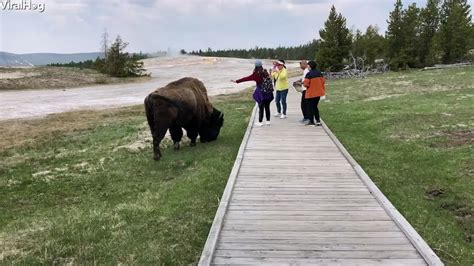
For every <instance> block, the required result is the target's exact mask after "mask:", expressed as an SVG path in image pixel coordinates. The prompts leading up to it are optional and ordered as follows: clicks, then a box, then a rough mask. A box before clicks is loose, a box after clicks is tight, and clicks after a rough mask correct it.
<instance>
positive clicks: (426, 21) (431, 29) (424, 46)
mask: <svg viewBox="0 0 474 266" xmlns="http://www.w3.org/2000/svg"><path fill="white" fill-rule="evenodd" d="M439 4H440V0H428V2H427V3H426V7H425V8H423V9H422V10H421V12H420V42H419V46H418V47H419V50H418V54H419V56H420V63H421V65H422V66H430V65H433V64H435V63H436V62H437V58H436V54H437V51H436V46H435V43H434V37H435V35H436V32H437V31H438V29H439Z"/></svg>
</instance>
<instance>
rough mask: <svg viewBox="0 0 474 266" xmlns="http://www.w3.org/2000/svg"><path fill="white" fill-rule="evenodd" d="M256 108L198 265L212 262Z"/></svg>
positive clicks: (203, 265) (201, 265) (204, 265)
mask: <svg viewBox="0 0 474 266" xmlns="http://www.w3.org/2000/svg"><path fill="white" fill-rule="evenodd" d="M256 110H257V106H255V107H254V108H253V110H252V114H251V116H250V120H249V123H248V125H247V130H246V131H245V135H244V138H243V139H242V143H241V144H240V148H239V151H238V153H237V157H236V159H235V162H234V166H233V167H232V171H231V172H230V175H229V178H228V180H227V185H226V186H225V189H224V193H223V194H222V198H221V200H220V203H219V207H218V208H217V211H216V215H215V216H214V221H213V222H212V226H211V229H210V231H209V235H208V237H207V240H206V244H205V245H204V249H203V251H202V253H201V258H200V260H199V264H198V265H200V266H207V265H210V264H211V262H212V256H213V255H214V251H215V249H216V244H217V240H218V238H219V234H220V231H221V229H222V225H223V222H224V216H225V214H226V212H227V207H228V205H229V201H230V197H231V195H232V190H233V188H234V184H235V181H236V178H237V174H238V173H239V170H240V165H241V164H242V159H243V154H244V151H245V148H246V147H247V143H248V140H249V137H250V132H251V131H252V125H253V122H254V120H255V115H256V113H257V111H256Z"/></svg>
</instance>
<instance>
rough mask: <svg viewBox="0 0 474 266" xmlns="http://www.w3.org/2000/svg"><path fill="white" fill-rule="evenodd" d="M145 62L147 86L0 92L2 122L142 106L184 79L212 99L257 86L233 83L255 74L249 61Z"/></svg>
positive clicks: (181, 59)
mask: <svg viewBox="0 0 474 266" xmlns="http://www.w3.org/2000/svg"><path fill="white" fill-rule="evenodd" d="M144 62H145V68H146V69H147V71H148V72H150V73H151V76H152V79H151V80H150V81H148V82H145V83H135V84H119V85H105V86H90V87H82V88H71V89H64V90H62V89H51V90H26V91H4V92H0V120H7V119H18V118H32V117H43V116H46V115H48V114H53V113H60V112H67V111H73V110H80V109H103V108H108V107H118V106H128V105H135V104H142V103H143V100H144V98H145V97H146V96H147V95H148V94H149V93H150V92H152V91H153V90H155V89H156V88H159V87H162V86H164V85H166V84H168V83H169V82H171V81H174V80H177V79H180V78H182V77H195V78H198V79H200V80H201V81H203V82H204V85H205V86H206V88H207V90H208V94H209V95H211V96H212V95H218V94H227V93H233V92H237V91H240V90H242V89H244V88H247V87H249V86H253V85H255V83H254V82H244V83H240V84H235V83H232V82H230V80H231V79H238V78H241V77H244V76H247V75H249V74H250V73H251V72H252V70H253V67H254V65H253V64H254V60H250V59H237V58H215V57H197V56H183V57H165V58H151V59H146V60H144ZM271 63H272V62H271V61H266V60H264V61H263V64H264V67H265V68H270V67H271V66H272V64H271ZM287 66H288V67H289V68H294V67H297V66H298V63H297V62H292V63H289V64H288V65H287Z"/></svg>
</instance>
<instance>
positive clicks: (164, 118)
mask: <svg viewBox="0 0 474 266" xmlns="http://www.w3.org/2000/svg"><path fill="white" fill-rule="evenodd" d="M145 111H146V117H147V120H148V125H149V126H150V130H151V134H152V136H153V153H154V156H153V159H155V160H159V159H160V158H161V151H160V142H161V140H162V139H163V138H164V136H165V134H166V131H167V130H168V129H169V131H170V135H171V139H172V140H173V143H174V149H175V150H179V147H180V145H179V142H180V141H181V138H182V137H183V130H182V128H184V129H185V130H186V133H187V135H188V138H189V139H190V140H191V146H192V147H193V146H196V138H197V136H198V135H199V137H200V140H201V142H209V141H213V140H216V139H217V136H219V132H220V129H221V127H222V125H223V124H224V114H223V113H221V112H220V111H219V110H217V109H216V108H214V107H213V106H212V104H211V103H210V102H209V98H208V97H207V91H206V87H204V84H203V83H202V82H201V81H199V80H198V79H195V78H182V79H179V80H177V81H173V82H171V83H169V84H168V85H166V86H165V87H162V88H159V89H157V90H155V91H154V92H152V93H150V94H149V95H148V96H147V97H146V98H145Z"/></svg>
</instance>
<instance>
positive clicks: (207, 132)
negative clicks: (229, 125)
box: [199, 108, 224, 142]
mask: <svg viewBox="0 0 474 266" xmlns="http://www.w3.org/2000/svg"><path fill="white" fill-rule="evenodd" d="M222 125H224V114H223V113H222V112H221V111H219V110H217V109H216V108H213V112H212V114H211V116H210V117H209V118H208V119H207V121H206V122H205V123H203V126H202V127H201V130H200V131H199V135H200V137H201V142H209V141H213V140H216V139H217V136H219V132H220V131H221V127H222Z"/></svg>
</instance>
